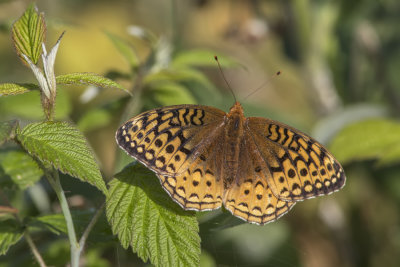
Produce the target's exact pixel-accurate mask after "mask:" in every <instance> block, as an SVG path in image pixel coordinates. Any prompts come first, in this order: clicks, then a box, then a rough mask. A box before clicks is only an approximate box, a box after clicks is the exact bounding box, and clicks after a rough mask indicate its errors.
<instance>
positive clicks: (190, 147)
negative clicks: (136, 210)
mask: <svg viewBox="0 0 400 267" xmlns="http://www.w3.org/2000/svg"><path fill="white" fill-rule="evenodd" d="M225 115H226V113H225V112H223V111H222V110H219V109H216V108H213V107H208V106H200V105H178V106H170V107H164V108H159V109H154V110H150V111H147V112H144V113H141V114H140V115H138V116H136V117H133V118H131V119H130V120H128V121H127V122H125V123H124V124H123V125H122V126H121V127H120V128H119V129H118V130H117V132H116V140H117V143H118V145H119V146H120V147H121V148H122V149H123V150H125V151H126V152H127V153H128V154H129V155H130V156H132V157H134V158H136V159H137V160H138V161H140V162H142V163H143V164H144V165H146V166H147V167H148V168H150V169H151V170H153V171H154V172H156V173H157V174H160V175H166V176H176V175H179V174H182V173H184V172H185V171H186V170H187V169H188V168H189V166H190V165H191V163H192V162H193V161H194V160H195V159H196V158H197V157H199V156H200V153H199V151H200V150H202V148H203V147H205V146H207V145H208V143H209V142H210V139H211V138H208V137H210V136H213V134H215V132H217V131H219V129H220V127H218V125H220V124H221V123H222V122H223V118H224V116H225Z"/></svg>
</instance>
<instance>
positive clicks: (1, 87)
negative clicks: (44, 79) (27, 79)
mask: <svg viewBox="0 0 400 267" xmlns="http://www.w3.org/2000/svg"><path fill="white" fill-rule="evenodd" d="M37 89H39V86H37V85H36V84H31V83H2V84H0V96H9V95H19V94H23V93H26V92H29V91H31V90H37Z"/></svg>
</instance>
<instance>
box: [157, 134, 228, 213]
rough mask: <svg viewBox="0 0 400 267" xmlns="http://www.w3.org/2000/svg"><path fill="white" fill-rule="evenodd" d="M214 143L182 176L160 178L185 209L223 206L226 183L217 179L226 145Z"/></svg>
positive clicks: (204, 150)
mask: <svg viewBox="0 0 400 267" xmlns="http://www.w3.org/2000/svg"><path fill="white" fill-rule="evenodd" d="M213 140H214V143H211V144H208V145H207V146H205V147H203V149H202V151H201V154H200V156H199V157H197V158H196V159H195V160H194V161H193V162H192V164H191V165H190V166H189V168H188V169H187V170H185V171H184V172H183V173H182V174H179V175H175V176H164V175H158V177H159V179H160V181H161V184H162V186H163V187H164V189H165V190H166V191H167V193H168V194H169V195H170V196H171V197H172V198H173V199H174V200H175V201H176V202H177V203H178V204H179V205H180V206H181V207H182V208H184V209H187V210H198V211H201V210H213V209H217V208H219V207H221V205H222V195H223V191H224V186H223V180H222V179H217V178H216V175H217V173H216V169H217V168H218V167H217V166H216V164H217V162H218V161H217V159H218V152H217V151H219V150H220V149H219V146H221V145H222V144H221V143H220V142H218V138H215V139H213Z"/></svg>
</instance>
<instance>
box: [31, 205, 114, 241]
mask: <svg viewBox="0 0 400 267" xmlns="http://www.w3.org/2000/svg"><path fill="white" fill-rule="evenodd" d="M94 213H95V210H90V211H76V210H73V211H71V215H72V220H73V221H74V226H75V230H76V232H77V234H78V236H80V235H81V234H82V233H83V232H84V231H85V229H86V227H87V226H88V224H89V223H90V221H91V219H92V218H93V216H94ZM27 225H28V226H29V227H32V229H35V228H37V227H39V228H41V229H46V230H50V231H51V232H52V233H54V234H56V235H60V234H65V235H67V234H68V230H67V224H66V222H65V218H64V215H63V214H62V213H57V214H47V215H42V216H38V217H30V218H29V219H28V220H27ZM89 236H90V238H91V240H101V241H105V240H108V241H109V240H112V239H114V237H113V236H112V233H111V229H110V226H109V225H108V223H107V220H106V216H105V215H104V214H103V215H102V216H100V218H99V220H98V221H97V223H96V225H95V226H94V228H93V229H92V231H91V232H90V235H89Z"/></svg>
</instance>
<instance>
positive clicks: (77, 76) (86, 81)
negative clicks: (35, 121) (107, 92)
mask: <svg viewBox="0 0 400 267" xmlns="http://www.w3.org/2000/svg"><path fill="white" fill-rule="evenodd" d="M56 82H57V84H75V85H95V86H98V87H103V88H116V89H121V90H124V91H126V92H128V93H129V91H127V90H126V89H125V88H123V87H122V86H121V85H119V84H118V83H116V82H114V81H113V80H110V79H108V78H106V77H103V76H101V75H98V74H95V73H90V72H77V73H69V74H64V75H59V76H57V77H56Z"/></svg>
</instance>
